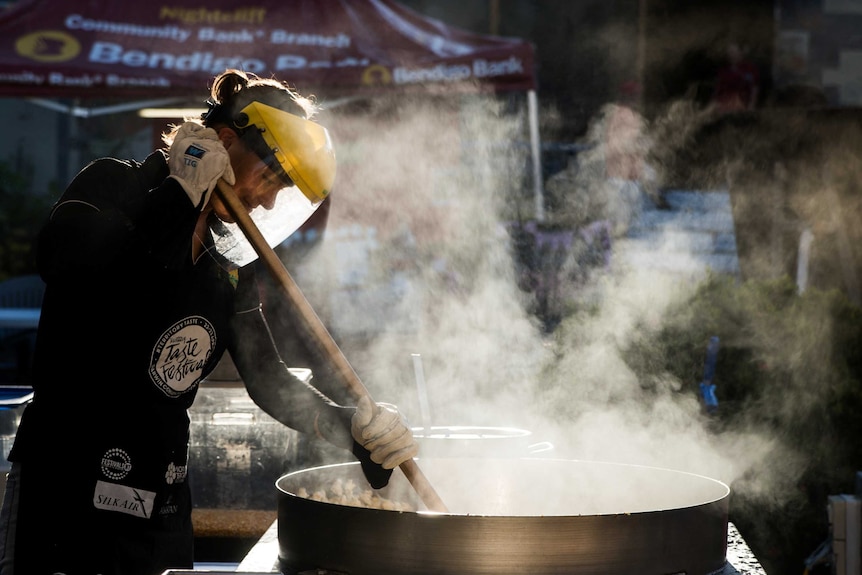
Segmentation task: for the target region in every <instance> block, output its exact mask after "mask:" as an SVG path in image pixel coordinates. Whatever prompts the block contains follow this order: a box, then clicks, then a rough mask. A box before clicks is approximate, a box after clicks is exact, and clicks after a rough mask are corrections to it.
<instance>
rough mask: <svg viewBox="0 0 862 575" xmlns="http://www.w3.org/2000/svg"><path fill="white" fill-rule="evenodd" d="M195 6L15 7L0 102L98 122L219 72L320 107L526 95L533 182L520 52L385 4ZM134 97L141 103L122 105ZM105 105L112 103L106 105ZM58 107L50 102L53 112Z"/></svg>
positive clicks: (0, 55) (187, 90) (83, 0)
mask: <svg viewBox="0 0 862 575" xmlns="http://www.w3.org/2000/svg"><path fill="white" fill-rule="evenodd" d="M202 6H203V5H202V4H201V3H200V2H193V1H191V0H175V1H173V2H170V3H168V4H164V3H158V2H154V3H149V2H116V1H112V0H67V1H65V2H62V3H60V2H55V1H51V0H19V1H18V2H17V3H16V4H14V5H13V6H11V7H10V8H7V9H6V10H5V11H4V12H2V13H0V97H4V96H5V97H10V96H11V97H28V98H42V99H54V98H71V99H74V100H75V101H76V105H75V107H74V108H72V107H68V108H67V111H69V112H70V113H74V114H77V115H82V116H86V115H91V114H96V113H110V112H113V111H122V110H128V109H135V108H138V107H143V105H145V104H146V105H149V104H152V103H154V101H155V102H168V101H170V99H181V98H184V97H186V98H187V97H190V96H195V97H196V98H199V97H200V95H201V90H202V89H205V87H206V86H208V84H209V82H210V81H211V80H212V78H213V76H214V75H216V74H218V73H219V72H221V71H223V70H224V69H225V68H240V69H243V70H246V71H249V72H254V73H256V74H258V75H261V76H270V75H274V76H275V77H277V78H279V79H281V80H287V81H289V82H290V83H292V84H294V85H297V86H302V87H303V91H306V92H307V91H309V90H314V92H315V93H317V94H318V95H321V94H322V95H325V96H326V97H333V96H346V95H351V96H355V95H363V94H367V95H374V94H379V93H381V92H386V91H392V90H414V89H422V90H442V91H447V92H448V91H456V90H462V89H468V88H469V89H473V90H475V89H480V90H492V91H511V90H517V91H527V93H528V102H529V106H528V107H529V110H530V128H531V140H532V150H533V156H534V158H533V164H534V172H535V173H534V176H536V175H540V172H539V171H538V149H539V148H538V129H537V127H536V124H537V121H536V100H535V87H536V80H535V73H534V50H533V46H532V45H531V44H530V43H529V42H527V41H524V40H522V39H516V38H502V37H497V36H490V35H482V34H475V33H472V32H467V31H463V30H459V29H455V28H452V27H449V26H447V25H445V24H444V23H442V22H440V21H437V20H434V19H430V18H427V17H425V16H423V15H421V14H418V13H416V12H414V11H411V10H409V9H407V8H405V7H404V6H401V5H399V4H398V3H397V2H394V1H392V0H259V1H258V2H256V3H254V4H251V5H247V6H243V7H238V5H237V3H236V2H233V1H231V0H211V1H210V2H208V3H206V7H202ZM142 98H147V99H148V101H147V102H140V101H137V102H136V101H134V100H135V99H138V100H140V99H142ZM105 99H111V100H112V101H117V100H119V101H122V102H123V103H122V104H119V105H117V104H113V105H111V106H106V105H105V102H104V100H105ZM42 103H43V104H45V105H49V106H51V105H52V102H51V101H48V100H42ZM61 105H62V104H60V103H58V102H56V101H54V102H53V107H55V109H60V108H57V106H61ZM82 105H83V106H84V107H82ZM97 105H100V106H101V108H94V107H93V106H97ZM87 106H89V107H87ZM537 186H539V187H538V188H537V190H540V189H541V188H540V186H541V184H540V182H537ZM537 206H538V207H539V208H540V206H541V204H537ZM539 211H540V214H539V215H540V217H541V209H539Z"/></svg>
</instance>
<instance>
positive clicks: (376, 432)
mask: <svg viewBox="0 0 862 575" xmlns="http://www.w3.org/2000/svg"><path fill="white" fill-rule="evenodd" d="M350 423H351V424H350V433H351V435H353V439H355V440H356V442H357V443H359V444H360V445H361V446H362V447H364V448H365V449H367V450H368V451H370V452H371V461H373V462H374V463H377V464H378V465H380V466H381V467H383V469H395V468H396V467H398V466H399V465H401V463H403V462H405V461H407V460H408V459H412V458H413V457H415V456H416V454H417V453H419V445H418V444H417V443H416V440H415V439H414V438H413V432H412V431H411V430H410V428H409V427H407V424H406V423H405V421H404V418H403V417H402V416H401V414H400V413H399V412H398V410H397V409H396V408H395V406H393V405H388V404H385V403H377V404H375V403H374V402H373V401H371V399H370V398H369V397H368V396H363V397H362V398H361V399H360V400H359V403H358V404H357V406H356V412H355V413H354V414H353V417H352V419H351V422H350Z"/></svg>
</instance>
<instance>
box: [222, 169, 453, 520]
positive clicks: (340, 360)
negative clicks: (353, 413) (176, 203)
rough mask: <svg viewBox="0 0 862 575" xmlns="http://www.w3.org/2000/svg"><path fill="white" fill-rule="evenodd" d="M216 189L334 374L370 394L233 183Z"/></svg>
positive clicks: (421, 489)
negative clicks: (259, 227)
mask: <svg viewBox="0 0 862 575" xmlns="http://www.w3.org/2000/svg"><path fill="white" fill-rule="evenodd" d="M216 192H217V193H218V194H219V198H221V201H222V202H223V203H224V205H225V207H227V209H228V211H230V214H231V215H232V216H233V218H234V220H235V221H236V224H237V225H238V226H239V228H240V230H241V231H242V233H243V234H244V235H245V237H246V239H248V241H249V243H251V245H252V247H253V248H254V250H255V251H256V252H257V255H258V256H260V259H261V260H263V262H264V264H265V265H266V268H267V270H268V271H269V273H270V274H271V275H272V277H273V279H275V281H276V283H278V285H279V286H280V287H281V290H282V292H284V295H285V296H287V298H288V300H289V302H290V303H291V304H292V305H293V307H294V308H295V310H296V311H297V312H298V313H297V316H298V318H299V319H300V320H301V321H302V322H303V323H304V325H303V326H302V327H304V328H305V331H306V332H307V333H308V334H309V336H310V337H311V338H312V343H313V344H315V345H316V347H317V349H318V351H319V352H320V353H321V355H322V357H323V358H324V359H325V360H327V361H329V362H330V363H331V365H332V367H333V368H334V369H333V371H334V372H335V375H336V377H337V378H338V379H340V380H341V383H342V384H344V385H345V386H346V387H347V389H348V390H350V392H351V393H352V394H353V396H354V397H356V398H360V397H363V396H368V397H369V398H370V397H371V394H370V393H369V392H368V389H367V388H366V387H365V385H364V384H363V383H362V380H360V379H359V376H358V375H357V374H356V372H355V371H354V370H353V367H352V366H351V365H350V363H349V362H348V361H347V358H346V357H345V356H344V354H343V353H342V351H341V349H340V348H339V347H338V344H337V343H336V342H335V340H334V339H333V338H332V335H330V333H329V331H328V330H327V329H326V326H324V325H323V322H322V321H321V320H320V318H319V317H318V316H317V313H316V312H315V311H314V308H312V307H311V304H310V303H308V300H307V299H306V298H305V295H304V294H303V293H302V290H300V289H299V286H298V285H296V282H295V281H294V280H293V278H292V277H291V276H290V273H288V271H287V268H285V267H284V264H283V263H282V261H281V260H280V259H279V257H278V255H276V253H275V251H274V250H273V249H272V248H271V247H270V246H269V243H267V241H266V238H264V237H263V234H262V233H261V232H260V230H259V229H258V227H257V224H255V223H254V220H252V219H251V216H249V215H248V212H247V211H246V208H245V206H244V205H243V204H242V202H241V201H240V200H239V198H238V197H237V195H236V193H235V192H234V191H233V187H232V186H231V185H230V184H228V183H227V182H226V181H224V180H223V179H220V180H219V181H218V185H217V186H216ZM372 401H373V399H372ZM399 467H400V469H401V471H402V472H403V473H404V476H405V477H407V480H408V481H409V482H410V485H412V486H413V488H414V489H415V490H416V493H417V494H418V495H419V497H420V499H421V500H422V502H423V503H424V504H425V506H426V507H427V508H428V509H429V510H430V511H439V512H441V513H447V512H448V509H447V508H446V505H445V504H444V503H443V500H442V499H440V496H439V495H438V494H437V492H436V491H435V490H434V488H433V487H432V486H431V484H430V483H429V482H428V478H427V477H425V474H424V473H422V470H421V469H419V466H418V465H417V464H416V461H414V460H413V459H408V460H407V461H405V462H404V463H402V464H401V465H400V466H399Z"/></svg>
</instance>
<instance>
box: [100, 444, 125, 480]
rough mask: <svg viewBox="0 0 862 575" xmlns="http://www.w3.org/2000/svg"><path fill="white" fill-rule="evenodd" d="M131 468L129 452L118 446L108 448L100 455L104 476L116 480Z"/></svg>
mask: <svg viewBox="0 0 862 575" xmlns="http://www.w3.org/2000/svg"><path fill="white" fill-rule="evenodd" d="M131 470H132V460H131V459H130V458H129V454H128V453H126V452H125V451H123V450H122V449H119V448H114V449H109V450H108V451H106V452H105V455H103V456H102V473H103V474H104V475H105V477H107V478H109V479H113V480H114V481H117V480H119V479H122V478H123V477H125V476H126V475H128V474H129V471H131Z"/></svg>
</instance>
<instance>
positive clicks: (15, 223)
mask: <svg viewBox="0 0 862 575" xmlns="http://www.w3.org/2000/svg"><path fill="white" fill-rule="evenodd" d="M31 173H32V169H20V168H13V167H12V166H11V165H10V164H9V163H7V162H4V161H0V206H2V208H0V238H3V241H2V242H0V281H2V280H5V279H9V278H12V277H15V276H20V275H26V274H32V273H36V257H35V250H34V245H33V244H34V241H35V239H36V234H37V233H38V231H39V228H40V227H41V226H42V222H43V221H44V220H45V218H47V217H48V213H49V210H50V209H51V205H52V204H53V203H54V201H55V199H56V198H55V197H54V196H53V195H46V194H33V193H31V192H30V191H29V190H30V174H31Z"/></svg>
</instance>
